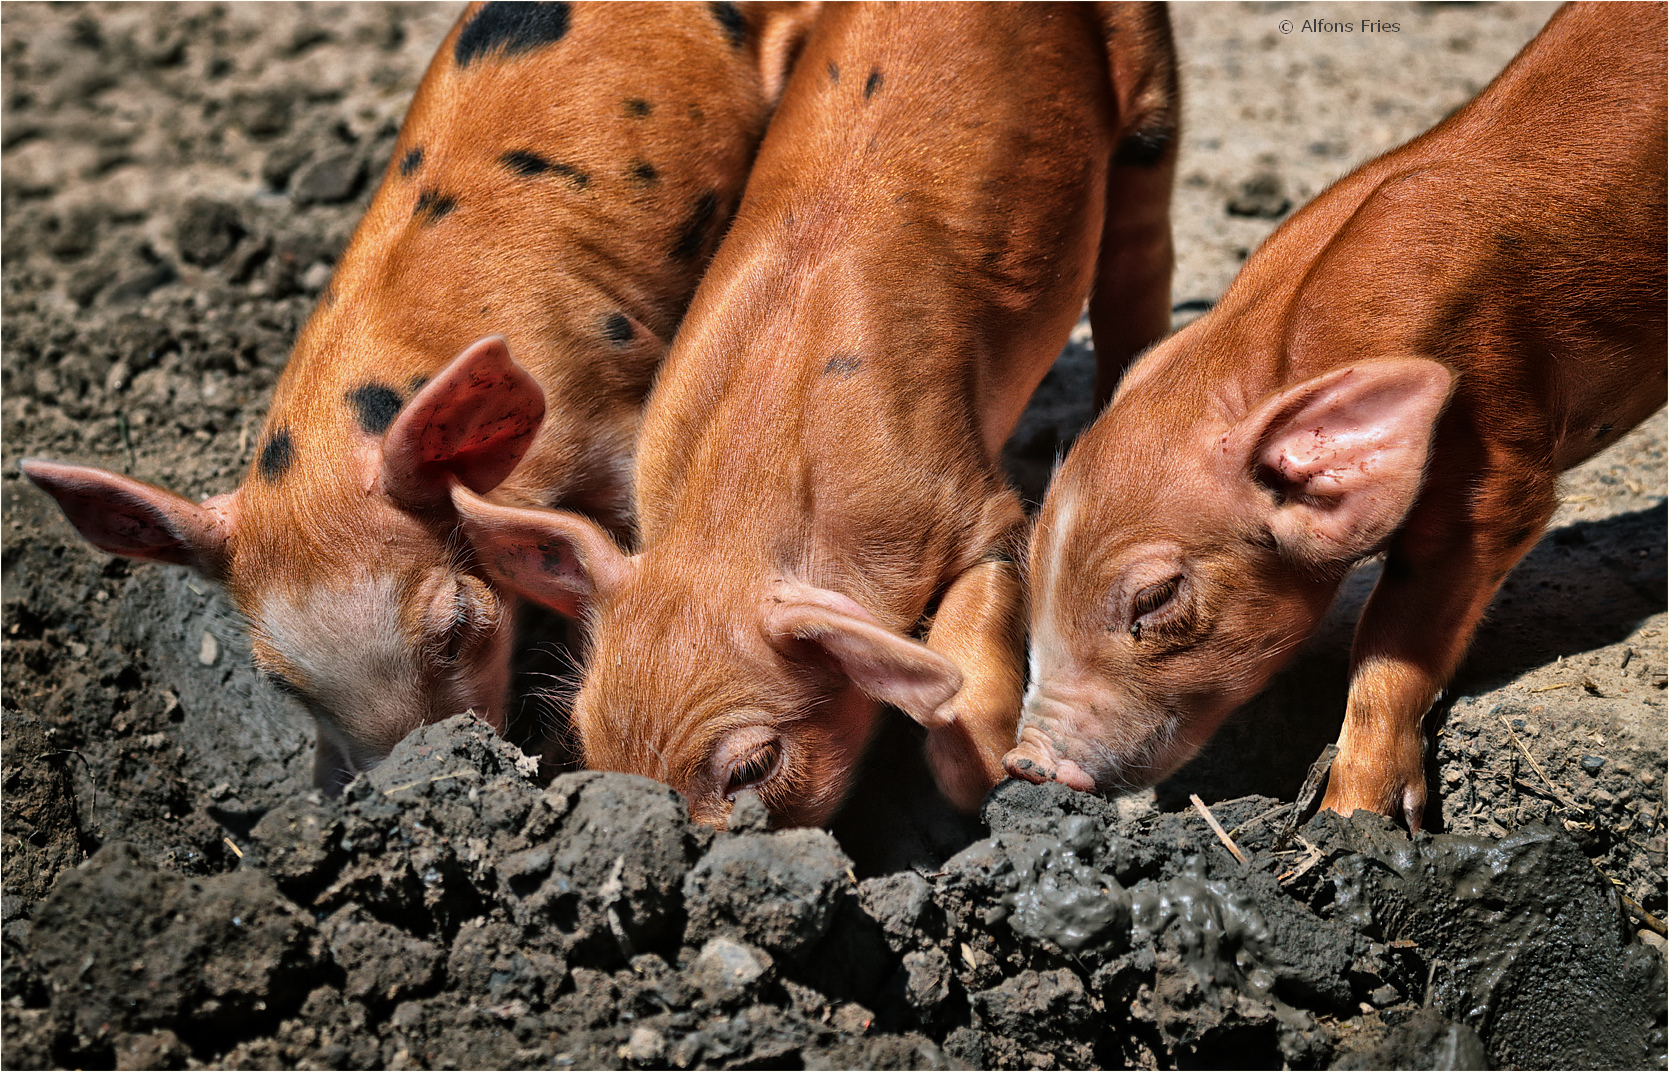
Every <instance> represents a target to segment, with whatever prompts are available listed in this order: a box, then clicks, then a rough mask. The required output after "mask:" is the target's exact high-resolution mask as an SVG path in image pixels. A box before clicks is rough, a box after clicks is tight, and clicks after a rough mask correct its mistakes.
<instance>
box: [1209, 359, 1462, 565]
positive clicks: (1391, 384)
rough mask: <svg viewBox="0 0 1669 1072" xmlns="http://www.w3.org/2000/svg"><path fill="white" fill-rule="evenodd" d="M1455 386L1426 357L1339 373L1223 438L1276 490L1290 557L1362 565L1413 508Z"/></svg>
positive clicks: (1246, 467)
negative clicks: (1439, 423) (1432, 442)
mask: <svg viewBox="0 0 1669 1072" xmlns="http://www.w3.org/2000/svg"><path fill="white" fill-rule="evenodd" d="M1453 385H1454V374H1453V373H1451V372H1450V371H1449V369H1448V368H1446V367H1445V366H1443V365H1440V364H1438V363H1437V362H1435V361H1427V360H1424V359H1420V358H1392V359H1384V360H1375V361H1363V362H1360V363H1358V364H1354V365H1347V366H1345V367H1344V368H1339V369H1334V370H1333V371H1331V372H1328V373H1325V374H1324V375H1321V376H1317V377H1315V378H1314V379H1310V380H1306V381H1305V382H1303V383H1301V384H1298V385H1296V386H1294V387H1291V388H1289V389H1287V390H1285V391H1282V392H1280V393H1279V394H1277V395H1274V396H1273V397H1271V398H1269V399H1267V400H1266V401H1264V402H1263V403H1262V404H1260V405H1259V406H1258V407H1257V408H1256V409H1254V410H1253V411H1252V412H1251V413H1250V414H1249V415H1247V416H1246V417H1245V418H1244V419H1243V420H1241V421H1240V422H1239V423H1238V424H1237V425H1236V426H1235V427H1234V428H1233V429H1232V430H1231V431H1230V432H1229V433H1228V435H1227V436H1225V437H1224V440H1223V452H1224V460H1225V462H1226V463H1227V464H1229V465H1231V466H1235V467H1236V468H1237V469H1238V470H1239V471H1240V472H1241V473H1243V474H1252V475H1255V479H1256V480H1257V481H1258V482H1259V483H1261V484H1263V485H1264V486H1266V487H1268V488H1270V489H1272V490H1273V491H1274V492H1275V503H1274V506H1273V507H1272V508H1271V509H1270V510H1269V512H1268V518H1267V523H1268V525H1269V529H1270V532H1271V533H1272V534H1273V535H1274V536H1275V539H1276V541H1277V542H1278V543H1279V545H1280V547H1281V549H1282V551H1283V552H1285V553H1286V554H1288V555H1291V556H1293V557H1296V558H1299V559H1301V560H1304V561H1307V562H1311V563H1314V564H1318V565H1319V564H1323V563H1340V562H1354V561H1356V560H1358V559H1360V558H1362V557H1364V556H1366V555H1369V554H1372V553H1373V552H1375V551H1377V550H1378V549H1379V547H1380V545H1381V544H1383V543H1384V542H1385V540H1387V539H1388V538H1390V536H1391V534H1392V533H1393V532H1395V531H1396V529H1397V527H1398V526H1399V525H1401V524H1402V521H1403V518H1404V517H1406V516H1407V515H1408V511H1409V510H1410V509H1411V508H1412V507H1413V505H1414V500H1415V499H1416V498H1417V497H1418V495H1419V493H1420V485H1421V483H1422V482H1423V480H1424V477H1425V468H1426V461H1427V459H1428V457H1429V456H1430V453H1431V439H1432V433H1433V431H1434V430H1435V428H1436V426H1437V419H1438V417H1439V416H1440V415H1441V414H1442V412H1443V407H1444V405H1445V404H1447V402H1448V400H1449V393H1450V391H1451V389H1452V388H1453ZM1248 478H1251V477H1248Z"/></svg>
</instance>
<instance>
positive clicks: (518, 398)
mask: <svg viewBox="0 0 1669 1072" xmlns="http://www.w3.org/2000/svg"><path fill="white" fill-rule="evenodd" d="M544 419H545V393H544V391H543V390H541V389H540V387H539V384H538V381H536V380H535V379H534V378H533V377H532V376H531V375H529V374H528V372H527V370H526V369H524V368H522V367H521V366H520V365H518V364H516V362H515V361H513V360H512V359H511V357H510V347H509V346H508V345H507V344H506V343H505V341H504V339H502V338H501V337H499V336H497V335H492V336H489V337H487V338H485V339H482V340H480V341H479V342H476V343H474V344H472V345H470V346H469V347H468V348H467V349H465V350H464V351H463V353H461V354H459V355H458V356H457V357H455V358H453V359H452V362H451V363H450V364H448V365H447V366H446V367H445V368H444V369H442V370H441V371H440V373H439V375H437V376H435V378H434V379H432V380H430V381H429V383H428V384H427V385H426V386H424V388H423V389H422V390H421V391H419V392H418V393H417V397H415V398H413V399H412V400H411V402H410V403H408V404H407V405H406V407H405V408H404V409H403V410H401V411H400V415H399V416H398V417H397V418H395V420H394V423H393V424H392V425H391V426H390V427H389V429H388V433H387V435H386V436H385V437H384V439H383V445H382V462H383V464H382V485H383V489H384V490H385V491H387V493H388V494H389V496H390V497H392V498H393V499H394V501H395V502H397V503H400V504H401V505H402V506H407V507H411V508H413V509H429V508H432V507H435V506H439V505H441V504H444V503H445V502H446V501H447V497H448V496H449V495H450V493H451V488H452V483H453V481H457V482H458V483H461V484H462V485H463V486H464V487H466V488H469V489H470V490H471V491H476V492H487V491H491V490H492V489H493V488H496V487H497V486H498V485H499V484H501V483H503V481H504V478H505V477H507V476H509V475H510V473H511V471H512V470H514V469H515V468H516V466H517V465H518V464H519V463H520V462H521V460H522V456H523V455H524V454H526V453H527V450H528V448H529V447H531V446H532V445H533V437H534V436H535V435H536V434H537V433H538V431H539V425H540V422H542V421H543V420H544Z"/></svg>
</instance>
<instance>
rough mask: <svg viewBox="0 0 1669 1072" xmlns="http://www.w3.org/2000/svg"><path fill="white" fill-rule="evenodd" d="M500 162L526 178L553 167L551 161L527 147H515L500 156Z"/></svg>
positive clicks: (541, 173) (540, 173)
mask: <svg viewBox="0 0 1669 1072" xmlns="http://www.w3.org/2000/svg"><path fill="white" fill-rule="evenodd" d="M498 162H499V163H501V164H503V165H504V166H505V167H507V168H509V169H510V170H511V171H514V172H515V173H516V174H518V175H521V176H522V177H524V178H530V179H531V178H534V177H535V176H538V175H543V174H544V173H545V172H547V171H549V170H550V169H551V162H550V161H549V160H546V159H545V158H544V157H542V156H540V155H539V154H538V153H535V152H530V151H529V150H527V149H514V150H512V151H510V152H508V153H505V154H504V155H503V156H501V157H499V158H498Z"/></svg>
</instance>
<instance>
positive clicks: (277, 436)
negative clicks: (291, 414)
mask: <svg viewBox="0 0 1669 1072" xmlns="http://www.w3.org/2000/svg"><path fill="white" fill-rule="evenodd" d="M295 460H296V445H295V441H294V440H292V439H291V438H290V430H289V429H288V428H280V429H278V430H277V431H275V432H273V433H272V435H270V436H268V437H267V445H266V446H264V447H262V448H261V456H260V458H258V459H256V462H255V471H256V472H258V473H260V474H261V479H262V480H265V481H266V482H267V483H268V484H276V483H278V481H279V480H281V479H283V476H284V474H285V473H287V472H289V471H290V466H292V465H294V464H295Z"/></svg>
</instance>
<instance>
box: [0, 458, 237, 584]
mask: <svg viewBox="0 0 1669 1072" xmlns="http://www.w3.org/2000/svg"><path fill="white" fill-rule="evenodd" d="M19 467H20V468H21V469H22V470H23V475H24V476H26V477H28V478H29V479H30V480H31V481H33V482H34V484H35V486H36V487H38V488H40V489H41V490H42V491H44V492H46V493H47V494H48V495H51V496H52V497H53V498H54V499H56V500H58V506H59V508H60V509H62V510H63V511H64V516H65V517H67V518H69V522H70V524H72V525H74V526H75V527H76V530H77V531H78V532H80V533H81V536H82V538H83V539H85V540H86V541H87V542H88V543H90V544H92V545H93V546H94V547H97V548H98V549H99V550H101V551H105V552H107V553H109V554H112V555H125V556H127V557H128V558H142V559H148V560H150V561H152V562H170V563H173V564H175V565H180V566H189V567H191V568H192V569H194V570H196V571H197V572H198V573H200V574H202V575H203V576H205V577H207V578H209V579H210V580H215V581H218V580H221V579H222V578H223V577H224V576H225V574H226V566H227V562H228V559H229V557H230V551H229V547H230V541H231V537H232V533H233V532H234V531H235V530H236V528H237V521H238V509H237V507H238V498H237V493H235V492H234V493H233V494H230V495H216V496H213V497H212V498H209V499H206V500H204V501H203V503H202V504H201V505H199V504H198V503H194V502H192V501H191V500H189V499H184V498H181V497H180V496H178V495H175V494H174V493H173V492H171V491H164V490H162V489H161V488H158V487H154V486H152V485H150V484H146V483H143V482H142V481H138V480H134V479H132V478H130V477H125V476H121V475H119V474H117V473H112V472H108V471H106V470H104V469H95V468H93V467H92V466H89V465H69V464H66V463H64V462H51V461H44V460H42V459H39V458H28V459H25V460H24V461H23V462H22V464H21V465H20V466H19Z"/></svg>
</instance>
